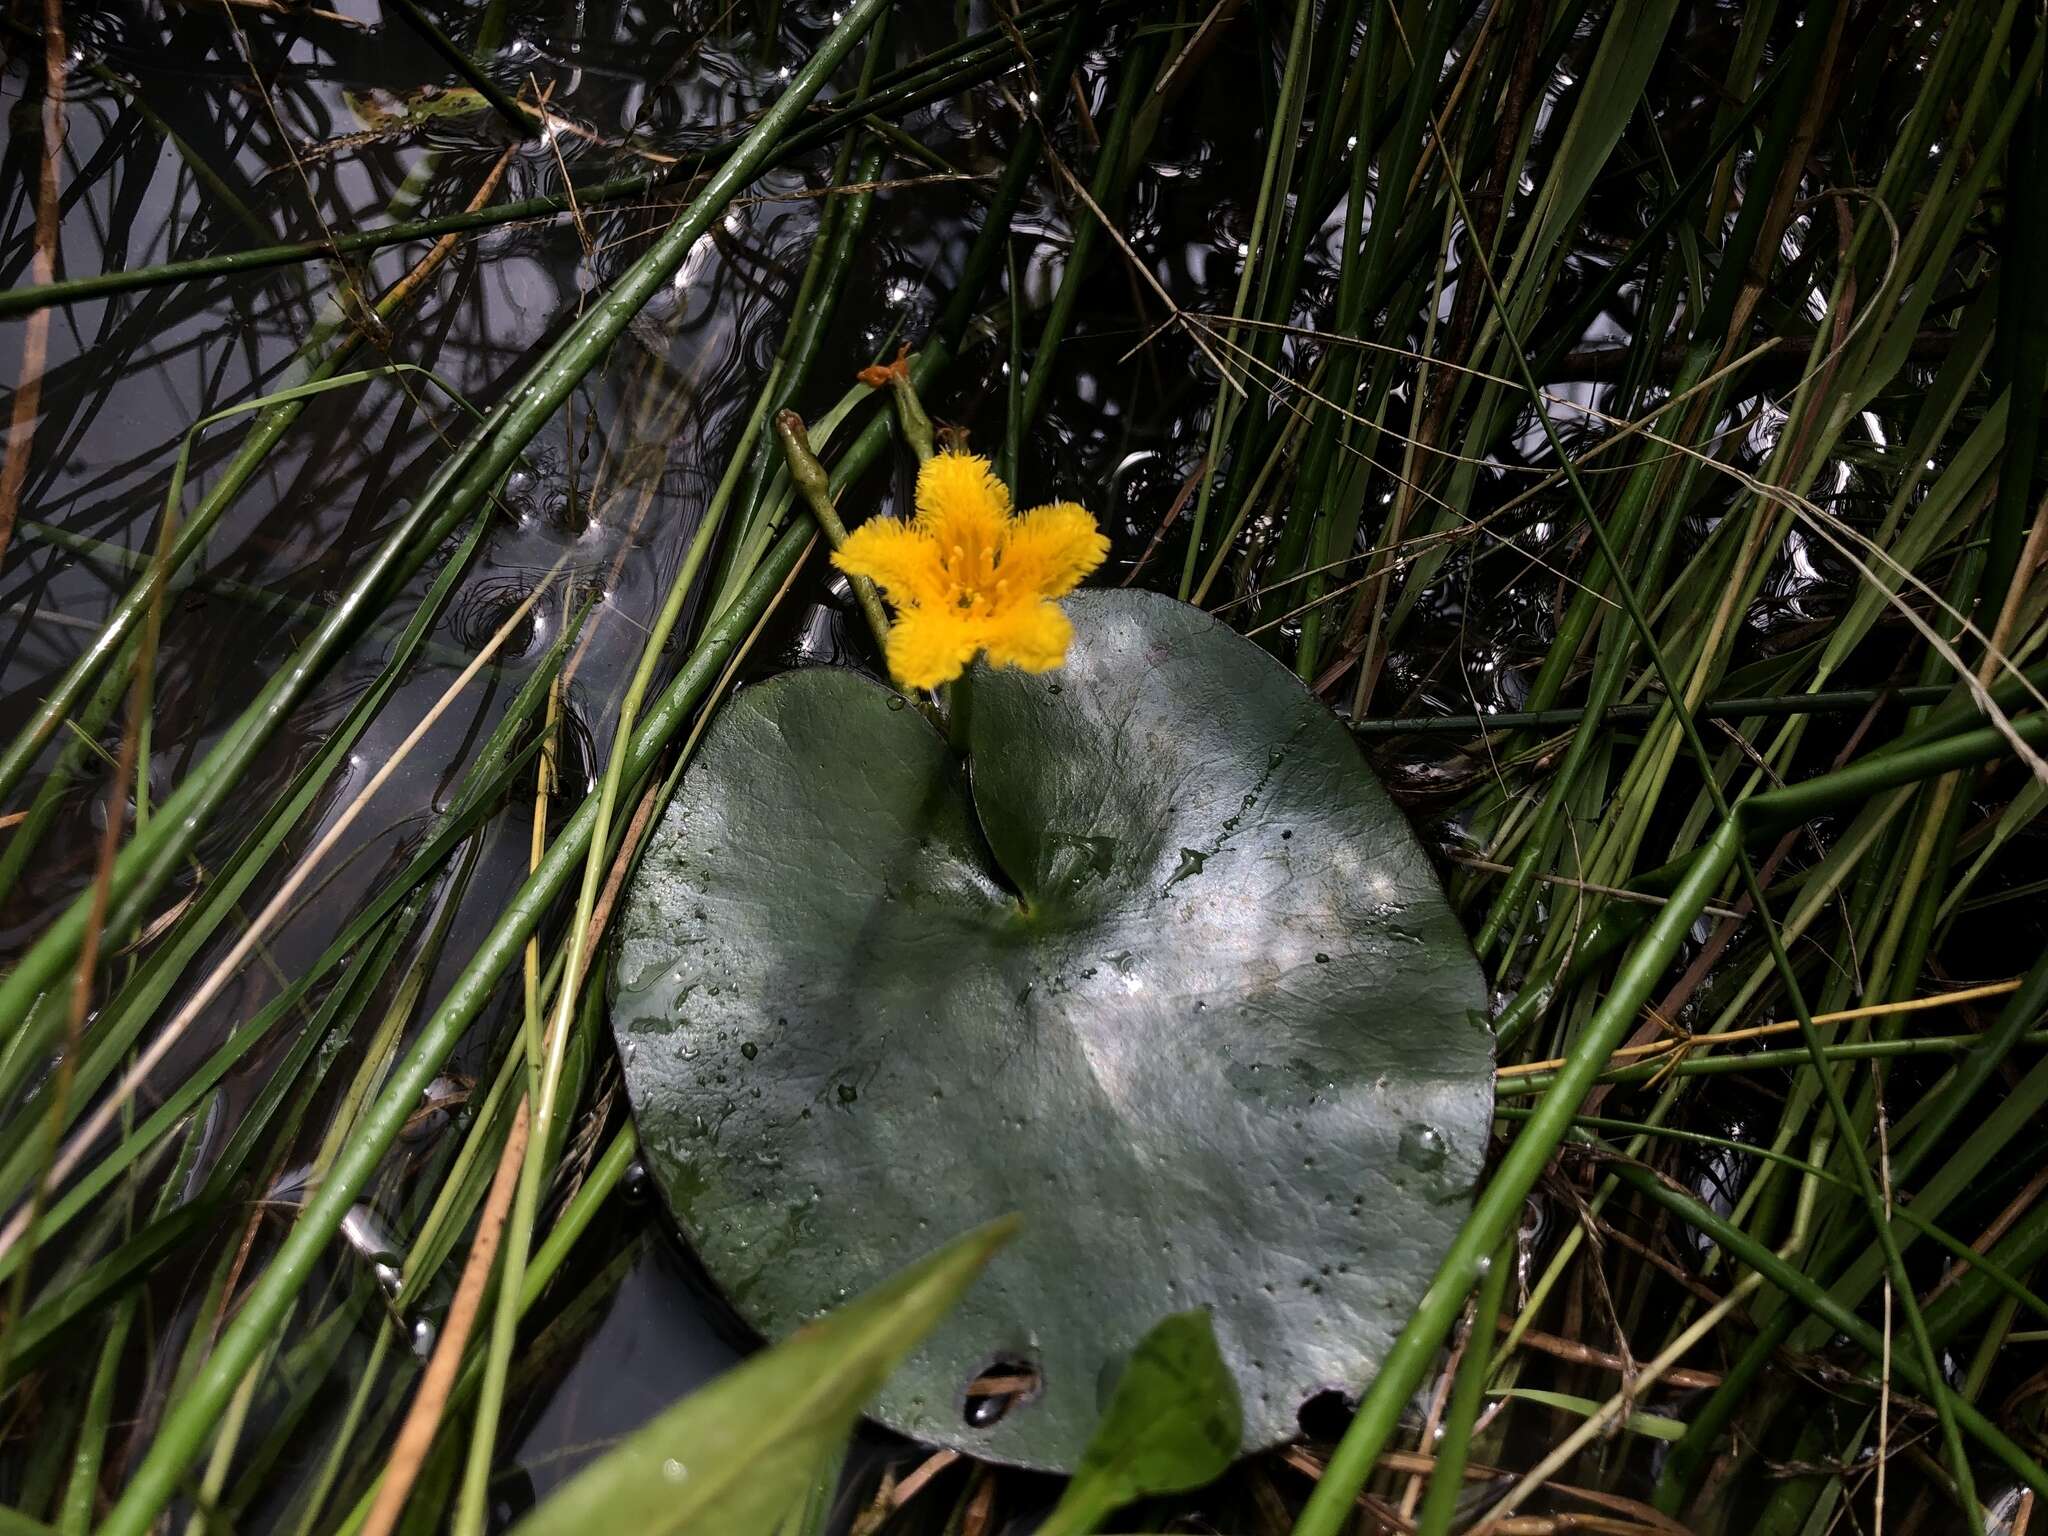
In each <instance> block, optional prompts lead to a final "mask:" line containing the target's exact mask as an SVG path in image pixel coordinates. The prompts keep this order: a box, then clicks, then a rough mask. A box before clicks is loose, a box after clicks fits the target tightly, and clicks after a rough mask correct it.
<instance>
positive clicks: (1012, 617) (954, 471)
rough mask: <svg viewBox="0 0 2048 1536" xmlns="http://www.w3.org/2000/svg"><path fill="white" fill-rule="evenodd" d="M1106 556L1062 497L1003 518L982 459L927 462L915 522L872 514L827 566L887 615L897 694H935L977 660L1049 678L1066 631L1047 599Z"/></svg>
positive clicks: (1105, 545)
mask: <svg viewBox="0 0 2048 1536" xmlns="http://www.w3.org/2000/svg"><path fill="white" fill-rule="evenodd" d="M1108 553H1109V540H1107V539H1105V538H1104V537H1103V536H1102V535H1101V534H1100V533H1099V532H1097V531H1096V527H1095V519H1094V518H1092V517H1090V516H1089V515H1088V513H1087V512H1086V511H1085V510H1084V509H1083V508H1081V507H1078V506H1076V505H1075V504H1074V503H1073V502H1071V501H1062V502H1056V503H1054V504H1053V505H1052V506H1049V507H1034V508H1032V509H1031V510H1030V511H1029V512H1026V513H1024V514H1023V515H1022V516H1021V517H1019V516H1013V515H1012V514H1011V511H1010V493H1009V491H1008V490H1006V489H1005V488H1004V486H1003V483H1002V482H1001V481H1000V480H998V479H996V477H995V476H994V475H993V474H991V473H990V472H989V466H988V460H987V459H984V458H980V457H977V456H975V455H973V454H965V453H941V454H935V455H933V456H932V457H931V458H929V459H927V460H926V461H925V465H924V468H922V469H921V470H919V471H918V474H917V517H916V519H915V520H914V521H912V522H903V521H901V520H900V519H898V518H893V517H877V518H871V519H869V520H868V521H867V522H866V523H863V524H862V525H861V526H860V527H858V528H856V529H855V530H854V531H853V533H852V534H851V535H849V536H848V538H847V540H846V542H845V544H843V545H841V546H840V548H839V550H838V551H837V552H836V553H835V554H834V555H833V556H832V563H833V564H834V565H836V566H838V567H839V569H840V570H842V571H844V572H846V573H847V574H848V575H849V576H866V577H868V578H870V579H871V580H872V581H873V582H874V583H875V585H876V586H878V587H880V588H881V589H882V591H883V592H884V593H885V594H886V595H887V596H888V599H889V601H890V602H891V603H892V604H894V605H895V608H896V622H895V623H894V624H893V625H891V626H890V629H889V647H888V650H889V672H890V675H891V676H893V677H894V678H895V679H896V681H897V683H898V684H899V685H900V686H902V687H905V688H936V687H938V685H939V684H941V683H947V682H951V681H952V680H953V679H954V678H956V677H958V676H959V675H960V674H961V673H962V672H964V671H965V670H966V669H967V664H968V663H969V662H971V661H972V660H974V658H975V657H976V655H978V654H981V653H983V652H986V653H987V655H988V659H989V662H990V663H991V664H992V665H994V666H999V667H1022V668H1023V669H1024V670H1025V671H1026V672H1050V671H1051V670H1052V669H1053V668H1055V667H1057V666H1058V665H1059V664H1060V663H1061V662H1062V661H1064V660H1066V656H1067V642H1068V641H1069V640H1071V639H1072V638H1073V635H1074V630H1073V626H1072V625H1071V624H1069V623H1068V622H1067V616H1066V615H1065V614H1064V613H1062V612H1060V610H1059V605H1058V604H1057V603H1056V602H1055V601H1054V599H1056V598H1061V597H1065V596H1066V595H1067V594H1068V593H1069V592H1071V591H1073V590H1074V588H1075V587H1076V586H1078V585H1079V584H1080V582H1081V578H1082V577H1084V576H1086V575H1087V574H1088V573H1089V572H1090V571H1092V570H1094V569H1095V567H1097V566H1098V565H1100V564H1102V560H1103V557H1104V556H1105V555H1107V554H1108Z"/></svg>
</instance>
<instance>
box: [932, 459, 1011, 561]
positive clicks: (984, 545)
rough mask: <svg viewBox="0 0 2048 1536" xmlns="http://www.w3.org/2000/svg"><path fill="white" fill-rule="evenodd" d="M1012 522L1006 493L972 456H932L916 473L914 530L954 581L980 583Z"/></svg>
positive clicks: (983, 463) (985, 466)
mask: <svg viewBox="0 0 2048 1536" xmlns="http://www.w3.org/2000/svg"><path fill="white" fill-rule="evenodd" d="M1009 522H1010V493H1009V491H1008V490H1006V489H1005V488H1004V486H1003V482H1002V481H1000V480H998V479H997V478H996V477H995V475H994V474H992V473H991V472H990V470H989V463H988V460H987V459H984V458H982V457H981V456H980V455H978V454H971V453H935V454H933V455H932V456H931V457H930V458H929V459H927V460H925V463H924V468H922V469H920V470H919V471H918V472H917V525H918V527H920V528H921V529H923V530H924V531H925V532H926V533H929V534H930V535H931V536H932V538H933V539H934V540H935V541H936V542H937V544H938V548H939V557H940V558H941V559H942V560H944V561H945V562H946V563H947V567H948V569H949V570H951V572H952V574H953V577H954V579H955V580H956V581H962V582H967V583H970V584H973V583H978V582H980V581H981V580H982V579H983V578H984V577H985V576H986V575H987V573H988V571H989V569H990V568H991V567H992V565H993V563H994V560H995V552H996V547H997V545H998V544H1000V543H1001V542H1002V537H1003V531H1004V530H1005V529H1006V528H1007V527H1008V526H1009Z"/></svg>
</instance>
